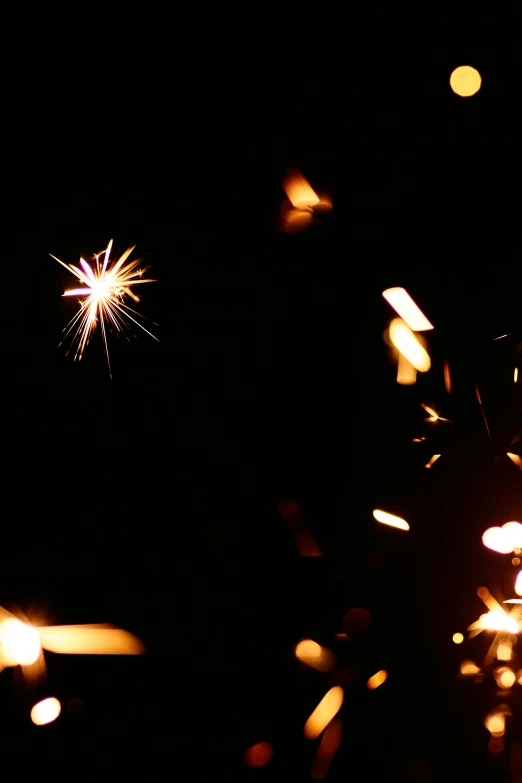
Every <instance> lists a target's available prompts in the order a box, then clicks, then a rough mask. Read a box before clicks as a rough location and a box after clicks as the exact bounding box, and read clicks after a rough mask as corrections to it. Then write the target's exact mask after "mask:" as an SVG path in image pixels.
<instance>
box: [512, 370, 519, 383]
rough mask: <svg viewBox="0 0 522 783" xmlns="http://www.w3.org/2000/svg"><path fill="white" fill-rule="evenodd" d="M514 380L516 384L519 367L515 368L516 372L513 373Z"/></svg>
mask: <svg viewBox="0 0 522 783" xmlns="http://www.w3.org/2000/svg"><path fill="white" fill-rule="evenodd" d="M513 380H514V382H515V383H517V382H518V367H515V372H514V373H513Z"/></svg>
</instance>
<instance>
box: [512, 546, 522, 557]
mask: <svg viewBox="0 0 522 783" xmlns="http://www.w3.org/2000/svg"><path fill="white" fill-rule="evenodd" d="M513 553H514V554H515V555H520V554H522V549H520V547H519V546H516V547H515V548H514V550H513Z"/></svg>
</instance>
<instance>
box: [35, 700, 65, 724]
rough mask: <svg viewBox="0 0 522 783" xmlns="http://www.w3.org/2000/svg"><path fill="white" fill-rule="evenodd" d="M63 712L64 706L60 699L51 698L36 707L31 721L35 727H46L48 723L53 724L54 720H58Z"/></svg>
mask: <svg viewBox="0 0 522 783" xmlns="http://www.w3.org/2000/svg"><path fill="white" fill-rule="evenodd" d="M61 711H62V705H61V704H60V702H59V701H58V699H55V698H54V696H51V697H50V698H48V699H43V700H42V701H39V702H38V704H35V705H34V707H33V709H32V710H31V720H32V722H33V723H34V724H35V726H45V725H46V724H47V723H52V722H53V720H56V718H57V717H58V716H59V714H60V713H61Z"/></svg>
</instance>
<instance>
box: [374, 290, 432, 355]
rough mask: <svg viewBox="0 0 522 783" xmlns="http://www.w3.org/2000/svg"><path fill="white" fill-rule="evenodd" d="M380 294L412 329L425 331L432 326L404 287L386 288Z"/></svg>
mask: <svg viewBox="0 0 522 783" xmlns="http://www.w3.org/2000/svg"><path fill="white" fill-rule="evenodd" d="M382 295H383V297H384V298H385V299H386V301H387V302H388V304H390V305H391V306H392V307H393V309H394V310H395V312H396V313H397V314H398V315H400V317H401V318H402V319H403V321H405V322H406V323H407V324H408V326H409V327H410V329H411V330H412V331H414V332H425V331H427V330H428V329H433V328H434V327H433V324H431V323H430V322H429V321H428V319H427V318H426V316H425V315H424V313H423V312H422V310H421V309H420V308H419V307H418V306H417V305H416V304H415V302H414V301H413V299H412V298H411V296H410V295H409V293H408V292H407V291H406V289H404V288H387V289H386V291H383V292H382ZM417 369H418V368H417Z"/></svg>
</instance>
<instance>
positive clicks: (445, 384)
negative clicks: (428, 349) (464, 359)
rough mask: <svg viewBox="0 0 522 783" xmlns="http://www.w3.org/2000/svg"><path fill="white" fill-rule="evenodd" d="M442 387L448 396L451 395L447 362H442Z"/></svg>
mask: <svg viewBox="0 0 522 783" xmlns="http://www.w3.org/2000/svg"><path fill="white" fill-rule="evenodd" d="M444 386H445V387H446V391H447V392H448V394H450V393H451V373H450V366H449V364H448V362H444Z"/></svg>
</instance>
